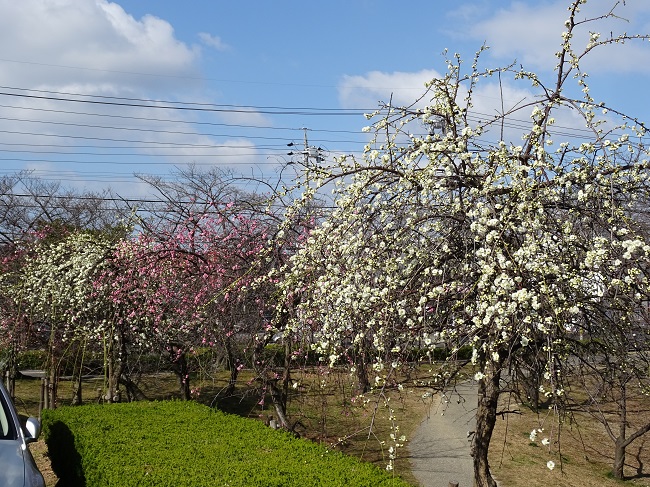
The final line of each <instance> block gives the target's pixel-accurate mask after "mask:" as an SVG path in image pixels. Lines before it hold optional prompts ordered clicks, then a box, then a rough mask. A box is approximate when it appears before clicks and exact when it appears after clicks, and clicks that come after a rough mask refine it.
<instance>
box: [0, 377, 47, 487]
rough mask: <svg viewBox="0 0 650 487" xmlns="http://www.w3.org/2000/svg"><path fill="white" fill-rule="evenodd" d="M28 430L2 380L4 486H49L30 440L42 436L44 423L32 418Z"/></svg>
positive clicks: (0, 468) (0, 466)
mask: <svg viewBox="0 0 650 487" xmlns="http://www.w3.org/2000/svg"><path fill="white" fill-rule="evenodd" d="M25 430H26V431H24V430H23V428H22V427H21V425H20V420H19V419H18V414H17V413H16V408H15V407H14V405H13V403H12V402H11V398H10V397H9V394H8V393H7V389H5V387H4V385H3V384H2V382H0V485H1V486H2V487H45V481H44V480H43V476H42V475H41V473H40V472H39V471H38V468H37V467H36V463H34V457H32V454H31V452H30V451H29V448H27V444H28V443H31V442H32V441H36V440H37V439H38V435H39V434H40V433H41V424H40V423H39V421H38V419H36V418H29V419H28V420H27V422H26V424H25Z"/></svg>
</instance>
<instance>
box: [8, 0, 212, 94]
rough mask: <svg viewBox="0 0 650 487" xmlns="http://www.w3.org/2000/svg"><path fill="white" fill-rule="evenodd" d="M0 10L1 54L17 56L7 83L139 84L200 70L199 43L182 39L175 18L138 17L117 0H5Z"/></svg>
mask: <svg viewBox="0 0 650 487" xmlns="http://www.w3.org/2000/svg"><path fill="white" fill-rule="evenodd" d="M0 10H1V11H2V16H0V31H1V32H2V33H3V45H2V52H3V53H4V54H3V56H2V57H3V58H6V59H10V60H13V61H18V62H16V63H13V64H12V66H11V68H12V69H4V70H2V71H1V72H0V82H1V83H3V84H9V85H13V86H20V87H30V88H33V87H36V86H38V87H41V86H60V85H64V84H68V83H72V82H74V83H93V84H94V83H103V84H115V85H119V86H120V89H121V90H124V89H129V90H132V91H137V90H140V89H152V88H155V87H157V86H159V85H160V84H161V83H162V84H167V85H169V84H170V83H176V84H179V80H178V79H175V80H174V79H173V77H182V76H187V77H190V76H196V74H197V70H196V61H197V59H198V58H199V54H200V53H199V51H198V49H197V48H193V47H189V46H187V45H186V44H184V43H183V42H181V41H179V40H178V39H176V38H175V37H174V29H173V28H172V26H171V25H170V24H169V23H168V22H166V21H164V20H162V19H159V18H157V17H154V16H151V15H147V16H144V17H143V18H142V19H140V20H136V19H135V18H134V17H133V16H131V15H129V14H127V13H126V12H125V11H124V9H123V8H122V7H121V6H119V5H118V4H116V3H111V2H108V1H106V0H56V1H48V2H43V1H39V0H23V1H21V2H13V1H11V0H0ZM57 66H60V67H57ZM135 73H146V76H138V75H135ZM186 81H187V80H186Z"/></svg>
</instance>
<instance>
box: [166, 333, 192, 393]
mask: <svg viewBox="0 0 650 487" xmlns="http://www.w3.org/2000/svg"><path fill="white" fill-rule="evenodd" d="M167 351H168V352H169V357H170V359H171V362H172V369H173V370H174V373H175V374H176V376H177V377H178V385H179V387H180V393H181V398H182V399H183V400H184V401H189V400H190V399H191V398H192V396H191V390H190V369H189V367H188V365H187V356H186V355H185V350H184V349H183V346H182V345H181V344H177V343H172V344H170V345H169V346H168V347H167Z"/></svg>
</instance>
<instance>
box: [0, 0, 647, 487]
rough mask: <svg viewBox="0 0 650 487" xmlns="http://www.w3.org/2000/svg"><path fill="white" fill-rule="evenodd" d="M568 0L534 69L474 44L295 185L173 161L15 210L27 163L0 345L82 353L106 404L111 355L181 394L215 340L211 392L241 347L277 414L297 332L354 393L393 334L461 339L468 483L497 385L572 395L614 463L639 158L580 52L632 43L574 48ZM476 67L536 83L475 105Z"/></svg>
mask: <svg viewBox="0 0 650 487" xmlns="http://www.w3.org/2000/svg"><path fill="white" fill-rule="evenodd" d="M584 3H585V2H584V0H575V1H573V2H572V3H571V4H570V6H569V18H568V20H567V22H566V24H565V26H566V31H565V33H564V34H563V40H562V43H561V48H560V50H559V51H558V54H557V56H558V66H557V72H556V77H555V78H554V80H552V81H551V82H549V83H546V82H545V80H542V79H540V78H539V77H537V76H536V75H535V74H533V73H530V72H527V71H524V70H523V69H521V68H517V67H516V66H514V65H513V66H508V67H506V68H502V69H496V70H492V69H486V70H481V69H480V68H479V67H478V66H479V55H477V58H476V59H475V61H474V63H473V64H472V67H471V68H470V70H469V72H466V73H465V72H463V69H462V64H461V61H460V59H459V58H454V59H451V60H449V61H448V63H447V64H448V65H447V68H448V69H447V75H446V76H445V77H444V78H441V79H436V80H432V82H431V83H430V85H429V86H428V91H427V93H426V94H425V96H424V97H423V99H427V98H428V105H427V107H426V108H422V107H421V105H420V104H418V105H413V106H410V107H394V106H391V105H390V104H388V105H386V106H385V107H383V108H382V109H381V110H378V111H377V113H375V114H374V116H375V117H376V119H377V121H376V122H375V123H374V124H373V125H372V126H371V127H369V131H370V132H371V133H374V138H373V139H372V141H371V142H369V144H368V145H367V147H366V150H365V152H364V155H363V157H353V156H349V157H343V158H340V159H337V160H335V161H332V162H328V163H325V162H324V161H322V160H319V161H316V164H315V165H313V166H312V165H310V164H311V162H313V161H311V160H309V159H307V160H305V161H304V166H302V172H301V173H300V174H299V175H298V176H297V178H296V181H295V182H296V185H295V186H294V187H292V188H290V189H287V188H283V190H282V191H277V188H269V192H268V194H267V195H265V196H264V197H263V196H261V195H259V194H245V193H242V192H241V191H236V190H234V189H233V188H234V186H233V185H232V184H230V183H229V180H228V176H227V175H225V174H223V173H219V172H216V171H213V172H209V173H198V172H196V171H194V170H193V169H191V168H190V169H188V170H187V171H184V172H183V173H181V174H180V178H179V182H178V183H172V182H165V181H162V180H158V179H153V178H149V179H145V180H146V182H148V183H149V184H150V185H151V187H152V188H153V189H154V190H155V191H157V192H158V195H159V197H160V202H159V203H158V204H152V205H150V206H149V207H146V208H138V211H137V212H134V211H133V208H128V206H126V207H125V206H119V205H117V206H115V207H112V208H107V207H106V205H107V204H108V203H109V202H112V203H119V201H117V200H116V199H115V198H105V197H102V195H83V197H82V198H81V197H80V198H76V199H75V198H69V197H67V196H69V195H67V196H66V195H63V196H61V195H60V193H59V192H58V189H57V190H56V191H49V192H48V191H47V189H48V188H43V187H42V186H39V185H38V184H39V183H35V182H29V183H27V184H26V185H27V187H28V188H29V187H31V188H33V189H34V190H33V191H31V193H30V192H29V191H25V193H26V195H27V197H28V198H27V199H28V203H25V200H21V201H20V204H16V201H15V198H16V196H15V194H16V192H15V191H12V190H11V189H12V188H13V187H14V186H15V185H16V184H18V183H19V182H20V181H21V179H22V180H23V181H25V178H24V176H22V175H19V176H16V177H15V178H13V179H12V178H6V179H5V180H4V181H2V184H3V186H4V187H6V188H9V189H5V190H4V191H3V192H2V193H3V196H2V198H3V199H2V200H1V201H0V205H2V208H4V210H3V218H4V219H3V220H2V232H1V234H2V236H3V239H4V240H3V247H2V252H3V260H2V269H1V275H0V279H2V292H1V296H0V299H1V300H2V301H1V303H0V304H1V306H2V311H1V313H2V315H1V318H2V330H3V334H2V340H3V348H5V349H7V350H12V351H17V350H20V349H21V348H25V347H32V346H35V344H38V346H44V347H47V350H48V364H47V368H48V370H49V371H50V374H52V382H53V383H54V384H55V383H56V380H55V379H56V375H57V373H58V364H59V363H60V361H61V357H62V356H63V355H66V354H67V355H71V354H73V352H74V354H73V355H75V356H77V355H78V356H82V355H83V351H84V350H101V351H102V354H103V355H104V356H105V358H106V360H105V369H106V376H107V386H106V391H105V399H106V400H107V401H114V400H120V391H122V390H124V391H125V392H126V394H127V395H128V396H129V398H132V397H136V396H137V392H138V391H137V384H136V383H135V381H133V380H131V377H130V375H131V369H130V367H131V364H132V363H133V362H132V361H131V359H132V358H133V357H136V356H138V355H139V354H142V353H143V352H145V351H152V350H155V351H157V352H159V353H164V355H165V356H166V357H168V358H169V359H170V362H171V363H172V364H173V367H174V370H175V372H176V373H177V375H178V377H179V384H180V386H181V389H182V392H183V396H184V397H187V398H189V397H190V392H191V391H190V376H189V370H188V364H187V355H188V353H191V352H192V350H196V349H197V348H199V347H213V348H214V349H217V350H219V351H220V354H221V356H222V357H223V363H224V364H225V366H226V367H227V368H228V369H229V370H230V372H231V376H230V377H231V380H230V385H229V388H228V389H229V391H227V392H231V391H232V390H233V389H234V387H235V383H236V380H237V373H238V371H239V370H240V369H241V367H242V366H244V364H247V365H248V366H250V367H252V368H253V369H254V370H255V373H256V376H257V378H258V381H259V384H260V386H261V388H262V389H263V390H265V391H267V392H268V393H269V395H270V397H271V400H272V402H273V404H274V406H275V408H276V412H277V416H278V419H279V421H280V423H281V425H282V426H283V427H285V428H290V421H289V418H287V417H286V401H287V397H288V389H289V385H290V384H291V371H292V370H293V368H295V367H296V366H297V365H298V362H297V361H292V360H291V357H298V356H300V357H304V356H305V355H306V353H305V352H306V350H307V349H308V348H311V349H313V350H315V351H316V352H317V353H318V354H320V356H321V357H323V359H324V361H325V362H326V363H329V364H330V365H334V364H337V365H341V364H348V366H349V367H350V370H351V371H352V370H353V371H354V373H355V374H356V375H357V378H358V382H359V391H360V392H366V391H369V390H371V389H373V388H377V387H379V388H386V387H389V386H397V385H398V384H399V381H400V379H401V377H402V375H401V374H400V371H401V370H402V367H412V366H413V363H412V359H413V354H412V353H411V351H412V350H413V349H422V348H423V347H424V348H429V351H430V352H433V349H434V347H435V346H436V344H439V343H444V344H445V346H446V347H447V348H448V349H449V350H451V352H452V353H451V360H448V361H447V363H446V364H445V365H444V366H442V367H441V368H440V369H439V373H438V376H437V377H436V383H437V384H439V386H438V387H440V388H445V387H453V383H454V382H453V381H454V380H455V379H456V378H458V377H459V374H458V370H459V369H460V368H461V367H465V366H467V365H468V364H467V363H465V362H463V361H457V360H454V359H455V358H456V354H457V352H458V350H460V349H461V348H463V347H470V348H471V350H472V358H471V364H470V366H473V367H474V369H473V373H474V379H475V380H476V381H477V383H478V390H479V395H478V404H477V409H476V423H477V424H476V429H475V431H474V435H473V438H472V455H473V458H474V472H475V479H476V485H478V486H490V487H491V486H494V485H495V482H494V480H493V479H492V476H491V473H490V468H489V464H488V451H489V445H490V440H491V437H492V431H493V428H494V425H495V421H496V418H497V415H498V414H499V413H500V412H501V411H500V409H499V407H500V406H499V404H500V402H499V400H500V398H502V396H503V395H504V394H516V395H517V396H518V397H519V399H520V400H521V401H522V402H524V403H526V404H529V405H530V406H531V407H533V408H535V409H539V408H542V407H544V408H548V407H550V408H551V409H552V410H554V411H556V412H557V418H559V419H562V418H563V415H564V414H569V413H570V412H571V411H572V410H575V409H576V408H578V407H579V408H581V409H582V410H587V411H589V412H591V413H593V414H594V416H595V417H596V418H598V419H599V420H601V421H602V422H603V424H604V425H605V427H606V429H607V431H608V432H609V433H610V435H611V437H612V440H613V442H614V444H615V452H616V453H615V462H614V474H615V475H616V476H618V477H622V476H623V473H624V472H623V468H624V464H625V449H626V447H627V446H628V445H629V444H630V443H631V442H632V441H634V440H635V439H636V438H638V437H639V436H641V435H643V434H644V433H646V432H647V431H649V430H650V423H648V424H640V425H635V426H634V427H633V428H632V431H629V430H630V427H631V426H630V425H631V424H632V421H631V420H630V418H629V414H628V413H629V405H630V404H633V403H634V401H635V400H636V399H634V400H633V398H632V394H633V393H637V392H641V393H647V392H648V390H649V389H648V387H649V385H650V384H649V383H648V377H649V373H648V371H649V364H650V361H649V360H648V326H647V325H648V304H649V303H650V281H649V280H648V279H649V277H648V272H649V271H650V243H649V242H648V239H649V236H650V233H649V232H648V225H647V219H646V217H645V207H646V203H647V201H649V197H650V194H649V193H650V183H649V176H650V171H649V170H650V162H648V160H647V159H646V157H647V151H646V149H645V147H644V145H643V140H644V136H645V133H646V127H645V126H644V125H643V124H642V123H640V122H638V121H637V120H636V119H635V118H628V117H626V116H625V115H623V114H620V113H619V112H617V111H616V109H615V107H610V106H608V105H607V104H606V103H601V102H599V101H596V100H594V99H593V98H592V97H591V95H590V93H589V90H588V88H587V85H586V74H584V73H583V72H582V71H581V68H580V64H581V62H582V59H583V58H584V56H585V55H586V54H587V53H589V52H591V51H592V50H594V49H596V48H598V47H600V46H603V45H608V44H615V43H619V42H625V41H630V40H632V39H634V38H636V39H645V38H646V37H645V36H629V35H627V34H624V35H621V36H618V37H615V36H612V37H609V38H606V39H602V40H601V39H600V38H599V36H598V35H597V34H595V33H592V34H591V35H590V37H589V41H588V44H586V45H585V46H584V48H583V49H580V50H575V49H574V46H573V41H572V39H573V37H574V34H575V32H577V30H578V28H579V27H582V28H584V26H585V24H588V23H589V21H590V19H583V20H580V13H579V12H580V8H581V6H582V5H583V4H584ZM613 16H614V10H611V11H609V13H607V12H606V13H605V15H603V16H599V17H598V19H602V18H603V17H605V18H607V17H613ZM592 20H595V19H592ZM479 54H480V53H479ZM495 76H498V77H499V79H501V80H503V79H506V78H508V77H510V78H512V81H513V82H514V81H522V82H529V83H530V84H531V85H532V86H533V88H535V89H538V90H539V91H538V97H537V98H536V99H535V100H534V101H532V102H531V103H528V104H520V105H518V106H517V108H516V110H515V109H514V108H513V109H512V110H510V111H509V112H508V113H501V114H499V115H497V116H495V117H493V118H492V119H489V120H477V119H476V118H475V117H474V116H473V115H472V97H473V93H474V92H475V91H476V89H477V86H478V85H479V83H481V82H484V80H485V79H489V78H491V77H495ZM571 80H576V81H577V83H578V85H577V86H578V91H577V92H578V93H579V94H580V96H570V94H571V93H572V92H573V91H576V90H574V89H572V88H571V87H570V86H569V84H570V81H571ZM513 113H519V114H521V113H525V114H526V115H527V116H528V117H529V120H530V128H529V130H527V131H525V133H524V134H523V139H522V141H521V142H520V141H517V142H509V141H507V140H504V126H505V121H506V120H507V118H508V117H510V116H512V115H513ZM605 113H607V114H605ZM612 114H614V116H612ZM576 115H577V116H576ZM556 117H557V118H564V119H565V120H571V119H573V120H581V121H582V123H583V124H584V125H585V126H586V127H587V129H588V130H589V136H588V137H582V138H580V139H579V140H578V139H576V138H575V137H568V138H565V140H560V139H561V138H562V137H564V136H563V134H562V131H556V130H555V129H554V123H555V118H556ZM422 127H424V129H425V130H424V131H425V133H424V134H421V135H418V134H419V133H421V132H422ZM488 140H495V142H492V143H490V142H487V141H488ZM23 184H24V183H23ZM30 185H31V186H30ZM49 189H50V190H51V189H53V188H49ZM325 191H327V192H328V193H330V194H333V197H332V201H331V202H328V205H323V204H322V203H323V198H324V196H323V195H324V194H325ZM30 195H31V196H30ZM45 196H49V197H48V198H46V199H43V198H45ZM55 197H57V198H59V199H56V198H55ZM283 198H287V199H288V200H289V203H286V204H285V202H284V200H283ZM72 201H75V202H76V204H77V205H79V206H74V205H72V203H71V202H72ZM54 202H56V203H57V204H54ZM62 202H66V203H67V204H66V205H63V204H62ZM82 203H83V204H82ZM330 203H331V204H330ZM330 207H331V208H330ZM54 208H56V209H57V211H56V212H53V210H54ZM324 208H330V210H329V211H324ZM125 210H126V211H125ZM61 212H64V213H61ZM65 212H68V213H65ZM75 212H76V213H75ZM134 214H138V215H146V217H142V218H140V219H137V220H134V219H133V218H132V215H134ZM73 215H75V217H74V218H73V217H72V216H73ZM116 222H119V223H117V224H116ZM274 338H275V339H279V340H280V341H281V343H282V344H283V346H284V347H285V353H284V357H285V364H284V367H282V368H281V370H278V369H273V368H270V367H268V363H266V362H265V360H264V358H263V353H262V352H263V349H264V347H265V346H266V345H267V344H268V343H270V341H271V340H273V339H274ZM6 363H7V366H6V368H8V369H10V370H11V369H12V366H13V365H12V361H11V359H9V360H8V361H7V362H6ZM80 363H81V362H80ZM75 370H76V372H75V374H77V375H80V374H81V373H82V369H81V368H80V367H79V368H77V369H75ZM78 391H79V394H80V391H81V389H80V387H79V388H78ZM51 395H52V400H55V399H56V391H55V390H52V391H51ZM612 401H613V402H614V403H615V404H616V405H617V407H616V410H615V411H610V410H606V408H605V404H606V403H607V404H610V403H612ZM614 425H616V427H614ZM395 441H398V440H397V439H396V440H395Z"/></svg>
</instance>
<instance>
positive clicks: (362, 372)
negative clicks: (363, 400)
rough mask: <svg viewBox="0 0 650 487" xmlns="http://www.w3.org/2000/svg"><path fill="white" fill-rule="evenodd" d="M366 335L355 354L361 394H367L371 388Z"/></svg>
mask: <svg viewBox="0 0 650 487" xmlns="http://www.w3.org/2000/svg"><path fill="white" fill-rule="evenodd" d="M366 349H367V347H366V337H365V336H364V337H363V339H362V340H361V343H360V344H359V346H358V347H357V350H356V354H355V364H354V366H355V367H356V369H357V380H358V381H359V382H358V388H359V393H360V394H365V393H366V392H368V391H369V390H370V379H369V378H368V365H367V357H366Z"/></svg>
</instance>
